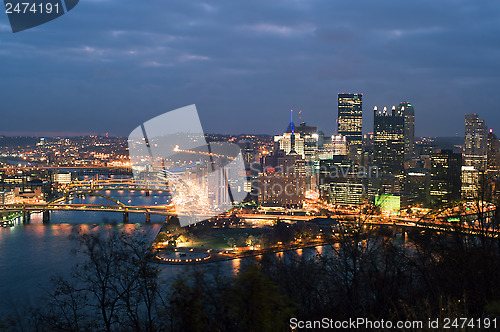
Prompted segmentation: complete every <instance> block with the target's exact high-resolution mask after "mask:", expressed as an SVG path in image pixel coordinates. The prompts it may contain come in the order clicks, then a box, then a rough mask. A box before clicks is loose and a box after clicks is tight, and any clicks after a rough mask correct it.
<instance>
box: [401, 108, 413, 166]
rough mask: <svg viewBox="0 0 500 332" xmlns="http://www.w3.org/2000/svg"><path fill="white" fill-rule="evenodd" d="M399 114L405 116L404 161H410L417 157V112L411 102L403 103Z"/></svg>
mask: <svg viewBox="0 0 500 332" xmlns="http://www.w3.org/2000/svg"><path fill="white" fill-rule="evenodd" d="M398 112H401V113H403V116H404V134H403V135H404V142H405V143H404V144H405V147H404V149H405V154H404V159H405V160H409V159H412V158H413V157H414V155H415V110H414V109H413V106H412V105H411V104H410V103H409V102H407V101H403V102H402V103H400V104H399V106H398Z"/></svg>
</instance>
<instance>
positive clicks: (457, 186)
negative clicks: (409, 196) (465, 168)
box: [430, 150, 462, 204]
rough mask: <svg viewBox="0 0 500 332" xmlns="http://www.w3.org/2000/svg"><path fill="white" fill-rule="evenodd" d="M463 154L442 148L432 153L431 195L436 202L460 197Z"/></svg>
mask: <svg viewBox="0 0 500 332" xmlns="http://www.w3.org/2000/svg"><path fill="white" fill-rule="evenodd" d="M461 175H462V154H461V153H453V151H451V150H442V151H441V152H440V153H433V154H431V183H430V197H431V201H432V203H434V204H437V203H449V202H452V201H457V200H459V199H460V190H461V189H462V179H461Z"/></svg>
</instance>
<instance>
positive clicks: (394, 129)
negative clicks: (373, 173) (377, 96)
mask: <svg viewBox="0 0 500 332" xmlns="http://www.w3.org/2000/svg"><path fill="white" fill-rule="evenodd" d="M373 111H374V121H373V163H374V164H375V165H376V166H377V167H379V169H380V171H381V172H382V173H388V174H393V175H402V173H403V169H404V163H403V162H404V119H405V118H404V115H403V113H402V111H401V110H399V109H398V110H396V107H395V106H393V107H392V112H390V113H389V112H388V111H387V107H384V108H383V110H382V111H380V110H378V109H377V106H375V108H374V110H373Z"/></svg>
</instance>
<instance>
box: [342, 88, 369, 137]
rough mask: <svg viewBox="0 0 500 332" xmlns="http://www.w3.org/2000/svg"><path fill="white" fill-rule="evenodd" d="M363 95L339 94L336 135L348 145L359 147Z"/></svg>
mask: <svg viewBox="0 0 500 332" xmlns="http://www.w3.org/2000/svg"><path fill="white" fill-rule="evenodd" d="M362 129H363V94H362V93H339V95H338V134H339V135H342V136H345V137H346V140H347V143H349V144H350V145H359V146H361V143H362V140H363V135H362Z"/></svg>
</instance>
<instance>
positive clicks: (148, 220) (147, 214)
mask: <svg viewBox="0 0 500 332" xmlns="http://www.w3.org/2000/svg"><path fill="white" fill-rule="evenodd" d="M150 222H151V214H150V213H146V223H147V224H149V223H150Z"/></svg>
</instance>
